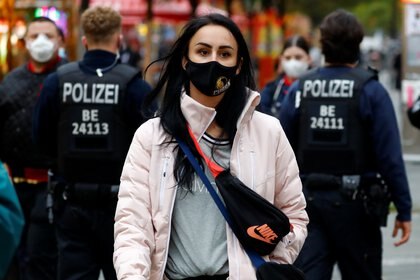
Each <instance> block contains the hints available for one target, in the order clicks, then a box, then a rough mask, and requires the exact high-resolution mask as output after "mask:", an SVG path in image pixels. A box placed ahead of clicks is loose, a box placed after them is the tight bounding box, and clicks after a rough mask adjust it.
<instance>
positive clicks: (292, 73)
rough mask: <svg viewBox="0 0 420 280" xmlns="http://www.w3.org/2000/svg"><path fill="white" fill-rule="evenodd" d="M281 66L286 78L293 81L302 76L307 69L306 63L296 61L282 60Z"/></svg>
mask: <svg viewBox="0 0 420 280" xmlns="http://www.w3.org/2000/svg"><path fill="white" fill-rule="evenodd" d="M281 66H282V68H283V70H284V72H285V73H286V75H287V76H289V77H291V78H295V79H297V78H299V77H300V76H302V75H303V74H304V73H305V72H306V71H307V70H308V68H309V64H308V63H307V62H306V61H303V60H297V59H290V60H282V61H281Z"/></svg>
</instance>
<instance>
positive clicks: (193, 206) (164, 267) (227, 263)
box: [114, 14, 308, 280]
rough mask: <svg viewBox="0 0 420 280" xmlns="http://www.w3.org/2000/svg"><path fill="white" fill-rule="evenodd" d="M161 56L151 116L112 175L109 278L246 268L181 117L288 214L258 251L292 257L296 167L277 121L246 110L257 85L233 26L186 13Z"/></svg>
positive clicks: (301, 205)
mask: <svg viewBox="0 0 420 280" xmlns="http://www.w3.org/2000/svg"><path fill="white" fill-rule="evenodd" d="M164 61H165V67H164V70H163V72H162V75H161V78H160V80H159V82H158V84H157V86H156V88H155V90H154V92H153V93H152V95H151V96H150V101H151V102H152V101H153V100H154V99H156V98H158V97H159V96H160V94H161V93H162V94H163V99H162V102H161V107H160V110H159V114H158V117H156V118H153V119H151V120H149V121H148V122H146V123H144V124H143V125H142V126H141V127H140V128H139V129H138V130H137V132H136V134H135V136H134V138H133V142H132V144H131V147H130V150H129V152H128V155H127V159H126V162H125V165H124V168H123V173H122V176H121V185H120V191H119V201H118V206H117V211H116V215H115V245H114V248H115V249H114V266H115V269H116V271H117V275H118V279H151V280H160V279H227V278H228V277H229V279H230V280H239V279H240V280H246V279H255V278H256V276H255V269H254V267H253V265H252V263H251V260H250V259H249V258H248V255H247V254H246V252H245V251H244V250H243V248H242V246H241V244H240V243H239V241H238V240H237V239H236V237H235V235H234V234H233V233H232V231H231V229H230V228H229V226H228V225H227V224H226V222H225V220H224V218H223V216H222V215H221V213H220V212H219V210H218V209H217V207H216V204H215V203H214V201H213V199H212V197H211V196H210V194H209V193H208V191H207V189H206V188H205V186H204V185H203V183H202V181H201V180H200V178H199V177H198V176H197V175H196V173H195V172H194V170H193V168H192V166H191V164H190V163H189V161H188V160H187V159H186V158H185V156H184V153H183V152H182V150H181V149H180V148H179V147H178V144H177V142H176V141H175V137H178V138H179V139H182V140H183V141H184V142H186V143H187V145H188V146H189V147H190V149H191V150H192V151H193V154H195V156H196V157H197V158H198V159H199V160H200V161H201V162H202V163H203V161H202V158H201V157H200V156H199V155H198V152H197V149H196V148H195V146H194V144H193V142H192V140H191V137H190V135H189V133H188V129H187V126H189V127H190V128H191V131H192V134H193V135H194V137H195V138H196V139H197V140H198V141H199V145H200V147H201V149H202V150H203V152H204V153H205V154H207V156H208V157H211V158H212V159H213V161H215V162H217V163H218V164H219V165H221V166H223V167H225V168H230V170H231V172H232V173H233V175H235V176H237V177H238V178H239V179H240V180H241V181H242V182H244V183H245V184H246V185H247V186H248V187H249V188H251V189H253V190H254V191H256V192H257V193H259V194H260V195H261V196H263V197H264V198H266V199H267V200H268V201H270V202H271V203H273V204H274V205H275V206H276V207H278V208H279V209H281V210H282V211H283V212H284V213H285V214H286V215H287V216H288V217H289V220H290V223H291V224H292V225H293V230H292V231H291V232H290V233H289V234H288V235H286V236H285V237H284V238H283V239H282V241H281V242H280V243H279V244H278V245H277V246H276V248H275V249H274V251H273V252H272V253H271V254H269V255H267V256H264V258H265V259H266V260H267V261H268V260H269V261H274V262H279V263H293V261H294V260H295V259H296V257H297V255H298V253H299V251H300V249H301V247H302V245H303V243H304V240H305V238H306V235H307V230H306V225H307V223H308V216H307V214H306V211H305V206H306V202H305V199H304V196H303V194H302V186H301V181H300V178H299V170H298V167H297V164H296V160H295V156H294V153H293V151H292V148H291V147H290V145H289V142H288V140H287V138H286V136H285V134H284V132H283V130H282V128H281V126H280V123H279V121H278V120H277V119H275V118H274V117H271V116H268V115H265V114H263V113H260V112H257V111H255V107H256V106H257V105H258V103H259V100H260V95H259V94H258V93H257V92H255V91H253V90H252V89H254V88H255V82H254V77H253V71H252V65H251V60H250V55H249V52H248V49H247V46H246V43H245V40H244V38H243V36H242V34H241V32H240V30H239V29H238V27H237V26H236V25H235V24H234V23H233V22H232V21H231V20H230V19H229V18H227V17H224V16H222V15H219V14H210V15H207V16H204V17H200V18H196V19H193V20H191V21H190V22H189V23H188V24H187V25H186V26H185V27H184V29H183V32H182V34H181V35H180V37H179V38H178V40H177V41H176V42H175V44H174V45H173V48H172V50H171V52H170V54H169V55H168V56H167V57H166V58H164ZM202 166H203V167H204V166H205V165H204V164H202ZM205 169H207V168H205ZM206 173H207V174H208V176H209V178H210V179H211V180H213V177H212V176H211V175H210V173H209V172H208V170H206Z"/></svg>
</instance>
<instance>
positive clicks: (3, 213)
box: [0, 162, 24, 279]
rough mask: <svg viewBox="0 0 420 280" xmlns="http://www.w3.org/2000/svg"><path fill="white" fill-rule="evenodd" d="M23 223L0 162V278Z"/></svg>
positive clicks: (12, 251)
mask: <svg viewBox="0 0 420 280" xmlns="http://www.w3.org/2000/svg"><path fill="white" fill-rule="evenodd" d="M23 225H24V218H23V213H22V209H21V208H20V205H19V200H18V198H17V196H16V192H15V190H14V188H13V185H12V182H11V181H10V179H9V175H8V173H7V171H6V168H4V165H3V163H2V162H0V248H1V253H0V279H3V277H4V276H5V274H6V272H7V269H8V267H9V264H10V261H11V260H12V257H13V255H14V253H15V250H16V248H17V246H18V245H19V242H20V236H21V234H22V230H23Z"/></svg>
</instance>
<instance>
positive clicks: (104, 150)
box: [34, 6, 151, 280]
mask: <svg viewBox="0 0 420 280" xmlns="http://www.w3.org/2000/svg"><path fill="white" fill-rule="evenodd" d="M81 26H82V31H83V32H84V36H83V37H82V43H83V45H84V46H85V48H86V50H87V52H86V53H85V55H84V57H83V60H82V61H79V62H74V63H69V64H67V65H65V66H63V67H60V68H59V69H58V70H57V72H56V73H54V74H52V75H50V76H49V77H48V78H47V80H46V82H45V85H44V87H43V89H42V92H41V96H40V98H39V102H38V103H37V107H36V111H35V115H34V119H35V125H34V135H35V139H36V141H37V143H38V145H39V147H40V148H41V149H42V150H43V151H45V152H47V153H49V154H52V155H54V156H56V157H57V161H58V164H57V167H56V169H55V170H54V177H55V178H56V180H57V181H59V182H60V183H59V184H57V186H56V188H57V189H56V191H55V194H56V198H57V199H56V203H58V207H56V213H55V214H56V215H55V217H54V218H55V219H56V225H57V228H56V229H57V238H58V250H59V261H58V279H66V280H71V279H95V280H97V279H98V275H99V271H100V270H101V269H102V271H103V274H104V277H105V279H107V280H108V279H116V275H115V271H114V268H113V264H112V254H113V224H114V212H115V207H116V202H117V193H118V187H119V178H120V174H121V169H122V165H123V161H124V159H125V155H126V152H127V150H128V147H129V144H130V142H131V138H132V136H133V134H134V131H135V130H136V129H137V127H138V126H139V125H140V124H141V123H142V121H143V118H142V115H141V113H140V111H141V110H140V109H141V103H142V101H143V98H144V96H145V95H146V94H147V93H148V92H149V91H150V90H151V88H150V86H149V85H148V84H147V83H146V82H144V81H143V80H141V79H140V78H139V73H138V70H136V69H134V68H132V67H131V66H128V65H125V64H121V63H120V62H119V58H118V55H117V53H118V49H119V47H120V44H121V38H122V37H121V16H120V15H119V14H118V13H117V12H116V11H115V10H113V9H112V8H110V7H101V6H97V7H95V8H90V9H87V10H86V11H85V12H84V13H83V14H82V16H81ZM57 193H58V194H59V195H57Z"/></svg>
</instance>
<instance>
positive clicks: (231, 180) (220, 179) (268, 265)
mask: <svg viewBox="0 0 420 280" xmlns="http://www.w3.org/2000/svg"><path fill="white" fill-rule="evenodd" d="M191 137H192V140H193V141H194V143H195V145H196V147H197V149H198V151H199V153H200V154H201V156H203V158H204V159H205V161H206V163H207V165H209V164H210V160H209V159H208V158H207V157H206V156H205V155H204V154H203V152H202V151H201V148H200V146H199V144H198V142H197V140H196V139H195V137H194V136H193V135H191ZM176 140H177V142H178V144H179V146H180V148H181V149H182V150H183V152H184V154H185V155H186V156H187V158H188V160H189V161H190V163H191V165H192V166H193V168H194V170H195V171H196V172H197V174H198V175H199V176H200V178H201V180H202V181H203V183H204V185H205V186H206V188H207V190H208V191H209V193H210V195H211V196H212V198H213V200H214V202H215V203H216V205H217V207H218V208H219V210H220V212H221V213H222V215H223V217H224V218H225V219H226V221H227V223H228V224H229V226H230V227H231V229H232V231H233V232H234V233H235V235H236V237H237V238H238V240H239V242H241V244H242V246H243V247H244V249H245V251H246V253H247V254H248V256H249V258H250V259H251V261H252V263H253V265H254V266H255V268H256V275H257V279H258V280H303V279H305V276H304V274H303V272H302V271H300V270H299V269H297V268H296V267H295V266H293V265H292V264H279V263H276V262H266V261H265V260H264V259H263V258H262V257H261V255H262V254H264V255H266V254H269V253H270V252H271V251H272V250H273V249H274V248H275V246H276V245H277V243H278V242H279V241H280V240H281V238H283V237H284V236H285V235H286V234H287V233H288V232H289V230H290V223H289V219H288V218H287V216H286V215H285V214H284V213H283V212H281V211H280V210H279V209H277V208H276V207H275V206H274V205H272V204H271V203H269V202H268V201H267V200H266V199H264V198H263V197H261V196H260V195H258V194H257V193H255V192H254V191H252V190H251V189H249V188H248V187H247V186H245V185H244V184H243V183H242V182H241V181H240V180H239V179H238V178H236V177H234V176H233V175H231V174H230V172H229V171H228V170H224V171H221V172H220V174H218V175H217V176H215V180H216V185H217V187H218V189H219V192H220V193H221V195H222V197H223V199H224V201H225V204H226V206H225V204H223V202H222V200H221V199H220V197H219V196H218V194H217V193H216V191H215V190H214V188H213V187H212V185H211V183H210V181H209V179H208V178H207V176H206V175H205V173H204V171H203V170H202V169H201V168H200V165H199V164H198V161H197V159H196V158H195V157H194V156H193V154H192V153H191V151H190V149H189V147H188V146H187V145H186V144H185V143H184V142H183V141H182V140H180V139H176ZM209 168H210V170H212V166H209ZM219 168H220V167H219ZM213 171H214V165H213ZM213 171H212V172H213ZM219 171H220V170H219ZM267 204H268V205H267ZM254 205H257V206H259V207H257V209H255V207H253V206H254ZM235 211H236V212H235ZM259 211H262V212H263V213H261V212H259ZM277 212H280V213H281V214H278V213H277ZM267 213H268V217H266V218H265V219H264V217H263V215H264V214H267ZM249 214H252V215H251V216H252V217H254V218H253V219H251V221H249V220H248V218H249V216H247V215H249ZM262 219H264V220H265V221H267V220H269V221H270V222H268V221H267V222H266V223H264V224H262V223H261V220H262ZM255 220H256V222H255ZM244 221H245V223H247V224H248V225H246V226H245V227H244V225H243V224H238V222H239V223H241V222H244ZM250 224H251V226H249V225H250ZM245 228H246V229H245ZM244 229H245V230H244ZM273 229H274V230H276V229H278V231H277V234H276V232H275V231H274V230H273ZM276 236H277V237H276ZM277 239H278V240H277ZM249 240H251V242H249ZM257 241H259V242H257ZM268 241H270V242H268ZM267 244H268V245H267ZM259 251H260V252H259ZM261 251H262V253H261ZM260 254H261V255H260Z"/></svg>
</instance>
